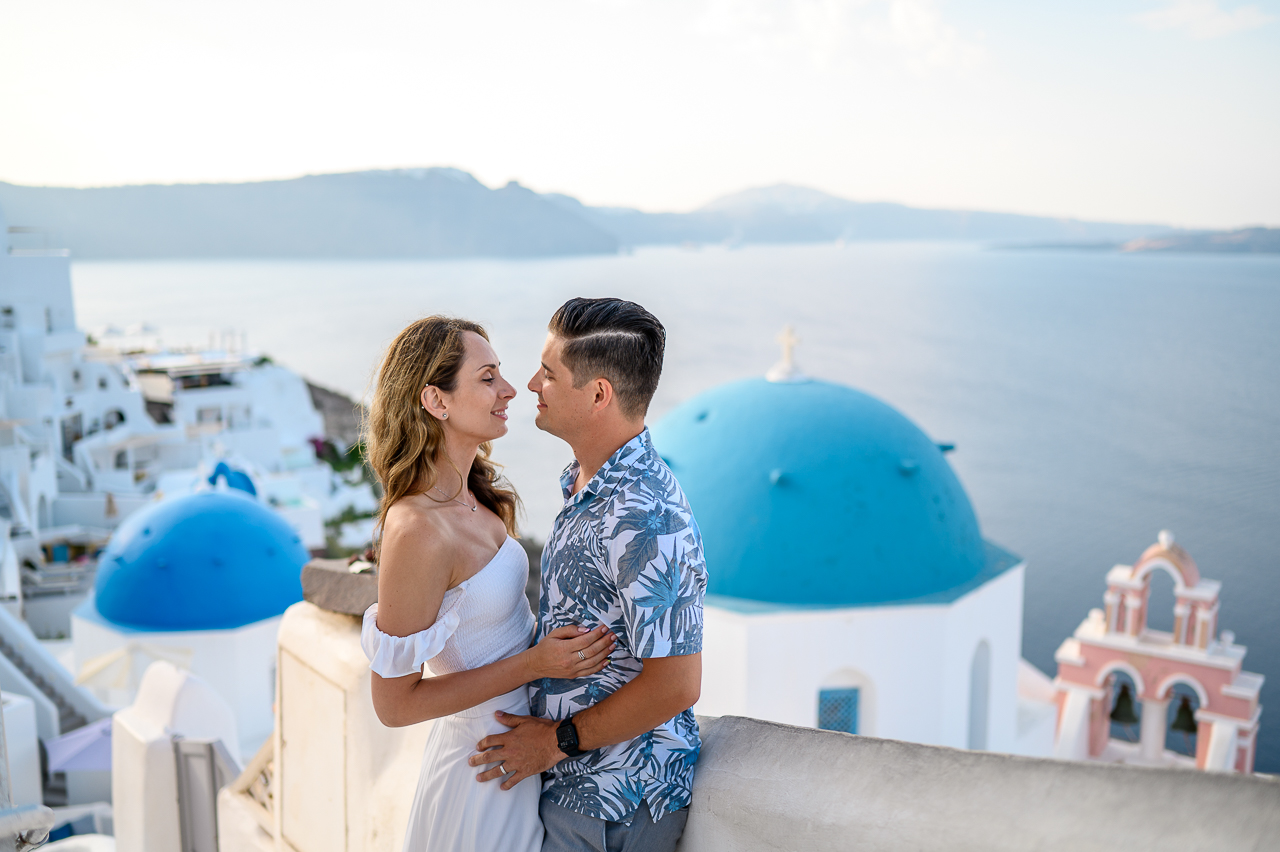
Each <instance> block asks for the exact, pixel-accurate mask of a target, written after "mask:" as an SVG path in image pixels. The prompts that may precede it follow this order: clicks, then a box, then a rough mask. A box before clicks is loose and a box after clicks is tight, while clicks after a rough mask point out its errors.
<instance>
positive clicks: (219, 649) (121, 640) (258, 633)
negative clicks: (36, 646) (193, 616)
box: [71, 601, 281, 755]
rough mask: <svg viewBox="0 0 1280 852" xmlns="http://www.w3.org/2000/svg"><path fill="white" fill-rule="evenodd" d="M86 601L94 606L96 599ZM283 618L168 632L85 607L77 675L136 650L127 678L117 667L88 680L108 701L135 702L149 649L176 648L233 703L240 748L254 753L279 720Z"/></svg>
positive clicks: (76, 631) (76, 620) (78, 616)
mask: <svg viewBox="0 0 1280 852" xmlns="http://www.w3.org/2000/svg"><path fill="white" fill-rule="evenodd" d="M86 606H92V601H89V602H88V603H87V604H86ZM280 621H281V617H280V616H276V617H275V618H267V619H263V620H262V621H258V622H254V623H253V624H248V625H245V626H244V627H237V628H234V629H231V630H189V631H178V632H172V633H165V632H158V631H137V630H129V629H127V628H122V627H119V626H116V625H112V624H111V623H110V622H107V621H106V620H105V619H102V618H101V617H100V616H99V617H97V618H93V617H86V616H85V614H84V613H83V612H77V613H74V614H73V615H72V617H71V637H72V649H73V653H74V655H75V665H76V674H80V673H82V672H83V671H84V669H85V666H86V664H88V663H90V662H92V661H93V660H95V659H99V658H101V657H102V655H104V654H110V653H112V652H113V651H118V650H121V649H127V648H130V647H132V648H133V649H135V650H134V651H133V652H132V653H133V655H134V659H133V661H132V662H130V661H122V663H121V665H122V666H129V667H131V668H132V671H131V673H130V674H127V675H125V676H123V679H121V678H120V677H118V676H117V674H118V672H117V671H116V670H112V671H111V672H108V673H106V674H107V676H106V677H102V678H97V679H92V680H90V681H88V682H87V683H86V684H85V686H86V687H87V688H89V689H90V690H91V691H93V692H94V693H95V694H96V695H97V696H98V698H99V699H100V700H102V701H103V702H105V703H107V704H111V705H114V706H117V707H119V706H123V705H125V704H128V703H130V702H132V700H133V697H134V695H135V694H136V690H137V688H138V679H139V678H140V677H141V675H142V671H139V670H138V669H139V668H142V669H143V670H145V665H146V663H145V662H143V661H149V660H151V659H155V657H154V656H152V655H150V653H149V650H148V649H149V648H161V649H168V650H169V651H171V652H173V654H174V656H173V657H172V658H173V659H176V660H179V661H189V662H188V663H187V665H188V666H189V668H190V671H191V672H192V673H193V674H195V675H197V676H198V677H200V678H201V679H202V680H203V681H205V682H206V683H208V684H209V686H210V687H211V688H212V689H213V690H214V691H215V692H217V693H218V695H220V696H221V697H222V699H223V700H224V701H226V702H227V704H228V705H229V706H230V707H231V709H232V711H233V712H234V713H235V716H236V724H237V726H238V728H239V731H240V739H239V742H238V743H236V748H235V751H236V752H238V753H239V754H243V755H252V754H253V753H254V752H256V751H257V750H258V747H259V746H260V745H261V744H262V743H263V742H264V741H265V740H266V739H267V737H269V736H270V735H271V730H272V726H273V724H274V717H273V711H272V703H273V701H274V700H275V677H276V668H275V667H276V634H277V632H278V631H279V629H280ZM109 684H121V685H119V686H110V685H109Z"/></svg>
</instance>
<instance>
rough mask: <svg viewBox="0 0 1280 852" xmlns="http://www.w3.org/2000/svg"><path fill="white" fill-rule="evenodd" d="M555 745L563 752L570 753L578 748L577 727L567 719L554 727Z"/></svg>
mask: <svg viewBox="0 0 1280 852" xmlns="http://www.w3.org/2000/svg"><path fill="white" fill-rule="evenodd" d="M556 745H557V746H559V747H560V750H561V751H562V752H564V753H565V754H569V755H572V754H573V753H575V752H577V750H578V729H577V728H575V727H574V725H573V722H570V721H569V720H568V719H566V720H565V721H563V722H561V723H560V726H559V727H558V728H556Z"/></svg>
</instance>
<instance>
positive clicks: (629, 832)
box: [538, 798, 689, 852]
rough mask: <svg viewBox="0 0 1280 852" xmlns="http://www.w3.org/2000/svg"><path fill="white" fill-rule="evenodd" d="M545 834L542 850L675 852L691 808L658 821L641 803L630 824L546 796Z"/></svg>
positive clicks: (543, 806)
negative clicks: (592, 814) (586, 812)
mask: <svg viewBox="0 0 1280 852" xmlns="http://www.w3.org/2000/svg"><path fill="white" fill-rule="evenodd" d="M538 813H539V814H540V815H541V817H542V827H543V828H544V829H546V832H547V834H546V837H545V838H544V839H543V841H542V852H674V850H675V848H676V842H677V841H679V840H680V835H681V834H684V824H685V821H686V820H688V819H689V809H688V808H681V809H680V810H678V811H672V812H671V813H666V814H663V815H662V819H660V820H658V821H657V822H654V821H653V817H652V816H651V815H650V813H649V806H648V805H647V804H645V803H644V802H641V803H640V808H639V810H637V811H636V813H635V816H634V817H632V819H631V825H626V824H625V823H621V822H609V821H608V820H603V819H597V818H595V817H589V816H584V815H582V814H580V813H578V812H577V811H571V810H569V809H568V808H562V807H561V806H560V805H557V804H553V803H552V802H549V801H547V800H546V799H545V798H544V799H543V800H542V803H541V804H540V805H539V807H538Z"/></svg>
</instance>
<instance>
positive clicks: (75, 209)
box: [0, 168, 618, 258]
mask: <svg viewBox="0 0 1280 852" xmlns="http://www.w3.org/2000/svg"><path fill="white" fill-rule="evenodd" d="M0 207H3V208H4V210H5V213H6V216H7V218H8V220H9V222H10V223H11V224H13V225H36V226H41V227H46V228H49V229H51V230H53V231H54V232H55V233H56V234H57V235H58V236H60V237H61V238H62V240H63V242H64V243H65V244H66V246H68V247H69V248H70V249H71V250H72V252H73V254H74V255H76V256H78V257H96V258H124V257H136V258H156V257H198V258H204V257H245V258H260V257H315V258H333V257H351V258H355V257H362V258H375V257H379V258H381V257H385V258H397V257H442V258H443V257H477V256H480V257H545V256H556V255H567V254H613V253H615V252H617V251H618V240H617V238H616V237H614V236H613V235H611V234H609V233H606V232H605V231H602V230H600V229H599V228H598V227H596V226H595V225H593V224H592V223H590V222H589V221H586V220H584V219H583V218H581V217H579V216H576V215H574V214H572V213H570V212H568V211H565V210H564V209H563V208H561V207H560V206H558V205H555V204H551V203H549V202H548V201H546V200H545V199H544V198H543V197H542V196H540V195H538V194H537V193H536V192H533V191H531V190H529V189H526V188H524V187H522V186H520V185H519V184H517V183H514V182H512V183H509V184H507V185H506V186H504V187H502V188H501V189H489V188H488V187H486V186H485V185H484V184H482V183H480V182H479V181H478V180H476V179H475V178H474V177H472V176H471V175H469V174H467V173H466V172H464V171H461V170H459V169H448V168H432V169H404V170H398V171H374V172H351V173H347V174H333V175H310V176H307V177H301V178H295V179H293V180H280V181H263V182H259V183H239V184H177V185H172V186H160V185H152V186H118V187H103V188H95V189H61V188H51V187H25V186H14V185H12V184H5V183H0Z"/></svg>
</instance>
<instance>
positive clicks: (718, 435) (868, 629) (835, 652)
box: [652, 355, 1056, 755]
mask: <svg viewBox="0 0 1280 852" xmlns="http://www.w3.org/2000/svg"><path fill="white" fill-rule="evenodd" d="M652 434H653V440H654V445H655V446H656V447H657V449H658V451H659V452H660V453H661V455H662V457H663V458H664V459H666V461H667V464H668V465H669V466H670V467H671V470H672V471H673V472H674V473H675V475H676V477H677V478H678V479H679V481H680V484H681V486H682V487H683V489H684V491H685V494H686V496H687V497H688V499H689V503H690V505H691V506H692V508H693V512H694V515H695V517H696V519H697V522H698V526H699V528H700V530H701V533H702V538H703V545H704V547H705V550H706V561H707V570H708V584H707V600H706V625H705V636H704V645H703V686H702V698H701V700H700V702H699V704H698V708H697V709H698V712H700V713H705V714H708V715H740V716H752V717H755V718H759V719H768V720H772V721H777V722H784V723H788V724H794V725H804V726H810V727H821V728H828V729H833V730H843V731H848V732H850V733H857V734H868V735H874V736H877V737H888V738H891V739H902V740H910V741H914V742H923V743H934V744H938V745H948V746H955V747H960V748H974V749H987V750H993V751H1004V752H1014V753H1023V754H1044V755H1048V754H1050V753H1051V752H1052V745H1053V726H1054V724H1055V723H1056V711H1055V709H1054V707H1053V705H1052V704H1051V701H1052V687H1051V685H1050V684H1049V681H1048V679H1047V678H1046V677H1045V676H1044V675H1042V674H1040V673H1039V672H1038V671H1037V670H1035V669H1034V668H1032V667H1031V666H1030V665H1029V664H1027V663H1025V662H1024V661H1023V660H1022V658H1021V645H1022V596H1023V572H1024V569H1025V563H1024V562H1023V561H1022V560H1021V559H1020V558H1018V557H1017V556H1014V555H1013V554H1011V553H1009V552H1008V551H1006V550H1004V549H1002V548H1000V547H999V546H997V545H995V544H992V543H991V542H988V541H986V540H984V539H983V537H982V533H981V530H980V528H979V525H978V519H977V516H976V515H975V513H974V510H973V507H972V505H970V503H969V499H968V496H967V495H966V494H965V491H964V488H963V487H962V486H961V484H960V481H959V479H957V477H956V475H955V472H954V471H953V470H952V469H951V466H950V464H948V462H947V459H946V455H945V454H946V452H947V451H948V450H949V449H950V448H949V447H940V446H939V445H937V444H935V443H934V442H933V441H932V440H930V439H929V438H928V437H927V436H926V435H925V433H924V432H922V431H921V430H920V428H919V427H917V426H916V425H915V424H914V423H912V422H911V421H910V420H909V419H908V418H906V417H905V416H903V415H902V414H901V413H900V412H898V411H896V410H895V409H893V408H892V407H890V406H889V405H886V404H885V403H883V402H881V401H880V400H878V399H875V398H874V397H871V396H868V395H867V394H865V393H862V392H860V391H857V390H854V389H852V388H849V387H845V386H843V385H838V384H833V383H831V382H826V381H818V380H814V379H809V378H807V377H805V376H803V375H802V374H800V373H799V371H798V370H797V369H795V367H794V366H793V365H792V364H791V363H790V358H789V355H788V358H787V359H786V360H785V361H784V363H783V364H780V365H778V366H777V367H775V368H774V369H773V370H771V371H770V374H769V376H768V377H767V378H759V379H748V380H745V381H739V382H733V383H730V384H726V385H722V386H719V387H716V388H713V389H711V390H709V391H707V392H705V393H703V394H701V395H699V396H697V397H694V398H693V399H691V400H689V401H687V402H685V403H684V404H683V405H681V406H679V407H678V408H676V409H675V410H673V411H671V412H670V413H669V414H668V415H667V416H666V417H665V418H663V419H662V420H661V421H660V422H659V423H657V424H656V425H655V426H654V427H653V430H652ZM1020 681H1021V684H1020ZM1020 685H1021V690H1020ZM1020 693H1021V697H1020ZM1020 705H1021V707H1020ZM1020 709H1021V711H1022V712H1021V716H1020V712H1019V711H1020ZM1020 718H1021V720H1022V722H1021V724H1022V730H1021V731H1019V724H1020V722H1019V719H1020Z"/></svg>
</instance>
